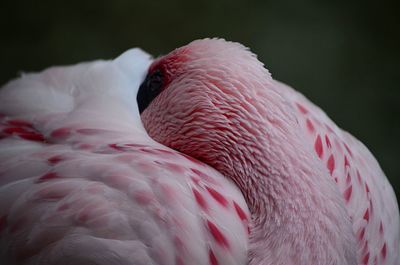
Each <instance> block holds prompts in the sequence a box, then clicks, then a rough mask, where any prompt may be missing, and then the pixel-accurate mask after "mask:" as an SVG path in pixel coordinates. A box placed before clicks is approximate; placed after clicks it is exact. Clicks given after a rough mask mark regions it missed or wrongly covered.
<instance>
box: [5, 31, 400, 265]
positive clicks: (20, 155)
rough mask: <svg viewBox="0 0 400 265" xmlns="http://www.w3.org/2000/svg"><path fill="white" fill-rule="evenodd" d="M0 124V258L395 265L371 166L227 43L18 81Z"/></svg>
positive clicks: (381, 183) (382, 188)
mask: <svg viewBox="0 0 400 265" xmlns="http://www.w3.org/2000/svg"><path fill="white" fill-rule="evenodd" d="M147 69H148V70H147ZM146 71H147V72H148V73H147V76H146V77H145V74H146ZM143 79H144V81H143V82H142V80H143ZM141 82H142V84H141V85H140V83H141ZM139 85H140V88H139V91H138V87H139ZM136 99H137V100H138V104H136ZM138 109H139V110H138ZM139 112H140V113H141V116H139ZM140 117H141V119H140ZM141 120H142V121H141ZM142 122H143V124H142ZM0 131H1V134H0V261H1V263H2V264H3V263H4V264H10V265H11V264H100V265H101V264H135V265H137V264H154V265H160V264H177V265H182V264H196V265H197V264H211V265H224V264H238V265H239V264H250V265H283V264H285V265H291V264H293V265H302V264H307V265H309V264H315V265H319V264H326V265H330V264H331V265H350V264H352V265H353V264H360V265H361V264H369V265H370V264H377V265H384V264H385V265H399V264H400V259H399V240H400V232H399V229H400V227H399V211H398V206H397V201H396V198H395V195H394V192H393V189H392V188H391V186H390V184H389V183H388V181H387V179H386V177H385V175H384V173H383V172H382V170H381V169H380V167H379V164H378V163H377V162H376V160H375V159H374V157H373V156H372V155H371V153H370V152H369V151H368V149H367V148H366V147H365V146H364V145H363V144H362V143H360V142H359V141H358V140H356V139H355V138H354V137H353V136H351V135H350V134H348V133H346V132H344V131H342V130H341V129H340V128H338V127H337V126H336V125H335V124H334V122H333V121H331V120H330V119H329V118H328V116H327V115H326V114H325V113H324V112H323V111H322V110H320V109H319V108H318V107H317V106H315V105H314V104H312V103H311V102H310V101H308V100H307V99H306V98H305V97H304V96H302V95H301V94H300V93H298V92H296V91H295V90H293V89H292V88H290V87H288V86H286V85H284V84H282V83H280V82H277V81H275V80H274V79H272V77H271V75H270V74H269V72H268V71H267V70H266V69H265V68H264V67H263V64H262V63H260V62H259V61H258V60H257V59H256V57H255V55H254V54H252V53H251V52H249V51H248V50H247V49H246V48H245V47H243V46H242V45H240V44H237V43H232V42H226V41H224V40H221V39H205V40H198V41H194V42H192V43H190V44H189V45H187V46H184V47H181V48H178V49H176V50H175V51H172V52H171V53H170V54H167V55H165V56H162V57H160V58H158V59H156V60H155V61H154V62H151V59H150V58H149V56H148V55H146V54H145V53H143V52H141V51H140V50H137V49H134V50H130V51H128V52H126V53H124V54H123V55H121V56H120V57H118V58H116V59H115V60H112V61H95V62H89V63H83V64H78V65H75V66H70V67H55V68H50V69H48V70H45V71H44V72H42V73H39V74H28V75H24V76H22V77H21V78H20V79H17V80H14V81H11V82H10V83H8V84H7V85H6V86H5V87H4V88H2V89H1V90H0ZM147 133H148V134H147ZM150 137H151V138H150ZM153 139H154V140H153Z"/></svg>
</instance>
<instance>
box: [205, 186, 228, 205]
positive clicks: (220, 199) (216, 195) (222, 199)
mask: <svg viewBox="0 0 400 265" xmlns="http://www.w3.org/2000/svg"><path fill="white" fill-rule="evenodd" d="M206 189H207V191H208V192H209V193H210V194H211V196H212V197H213V198H214V199H215V200H216V201H217V202H219V203H220V204H221V205H222V206H224V207H227V206H228V201H227V200H226V199H225V197H224V196H223V195H222V194H221V193H219V192H218V191H216V190H214V189H213V188H210V187H206Z"/></svg>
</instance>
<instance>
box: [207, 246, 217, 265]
mask: <svg viewBox="0 0 400 265" xmlns="http://www.w3.org/2000/svg"><path fill="white" fill-rule="evenodd" d="M208 256H209V257H210V265H218V260H217V257H215V254H214V251H212V250H211V249H210V250H209V251H208Z"/></svg>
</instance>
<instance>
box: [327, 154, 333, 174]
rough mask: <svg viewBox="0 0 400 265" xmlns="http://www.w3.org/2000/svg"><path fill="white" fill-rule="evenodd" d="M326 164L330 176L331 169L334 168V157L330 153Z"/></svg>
mask: <svg viewBox="0 0 400 265" xmlns="http://www.w3.org/2000/svg"><path fill="white" fill-rule="evenodd" d="M326 166H327V167H328V169H329V173H330V174H331V176H332V173H333V170H334V169H335V158H334V157H333V155H332V154H331V155H330V156H329V159H328V162H327V164H326Z"/></svg>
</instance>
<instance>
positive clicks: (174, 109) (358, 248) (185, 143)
mask: <svg viewBox="0 0 400 265" xmlns="http://www.w3.org/2000/svg"><path fill="white" fill-rule="evenodd" d="M137 98H138V103H139V110H140V112H141V117H142V120H143V123H144V126H145V128H146V130H147V132H148V133H149V135H150V136H151V137H152V138H153V139H155V140H156V141H158V142H160V143H161V144H163V145H166V146H169V147H171V148H173V149H175V150H178V151H180V152H182V153H184V154H186V155H188V156H190V157H193V158H196V159H198V160H200V161H202V162H204V163H206V164H208V165H210V166H212V167H213V168H215V169H216V170H218V171H219V172H221V173H222V174H223V175H224V176H226V177H227V178H229V179H232V180H233V181H234V182H235V183H236V185H237V187H239V189H240V190H241V192H242V194H243V196H244V197H245V200H246V203H247V206H248V208H249V210H250V214H251V223H252V229H251V233H250V237H249V250H248V251H249V252H248V256H249V264H252V265H256V264H263V265H273V264H274V265H277V264H279V265H281V264H282V265H283V264H340V265H344V264H380V265H381V264H392V265H395V264H397V265H398V264H400V257H399V252H400V249H399V240H400V231H399V229H400V224H399V208H398V205H397V201H396V197H395V194H394V192H393V189H392V187H391V185H390V184H389V182H388V180H387V178H386V176H385V174H384V173H383V172H382V170H381V168H380V167H379V164H378V163H377V161H376V160H375V158H374V157H373V156H372V154H371V153H370V152H369V150H368V149H367V148H366V147H365V146H364V145H363V144H362V143H361V142H360V141H358V140H357V139H355V138H354V137H353V136H352V135H350V134H349V133H347V132H345V131H343V130H341V129H340V128H338V126H336V124H335V123H334V122H333V121H332V120H331V119H329V117H328V116H327V115H326V114H325V113H324V112H323V111H322V110H321V109H319V108H318V107H317V106H315V105H314V104H313V103H311V102H310V101H309V100H307V99H306V98H305V97H304V96H303V95H301V94H300V93H298V92H296V91H295V90H293V89H292V88H290V87H288V86H286V85H284V84H282V83H280V82H278V81H276V80H274V79H272V77H271V75H270V74H269V72H268V71H267V70H266V69H265V68H264V67H263V64H262V63H261V62H259V61H258V60H257V58H256V56H255V55H254V54H253V53H251V52H250V51H249V50H248V49H247V48H245V47H244V46H242V45H240V44H238V43H233V42H227V41H225V40H222V39H204V40H197V41H194V42H192V43H190V44H188V45H186V46H184V47H181V48H178V49H176V50H174V51H172V52H171V53H169V54H168V55H166V56H163V57H160V58H158V59H156V60H155V61H154V62H153V63H152V65H151V66H150V68H149V71H148V74H147V77H146V80H145V81H144V82H143V84H142V85H141V87H140V89H139V92H138V97H137ZM226 253H229V251H227V252H226Z"/></svg>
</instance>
